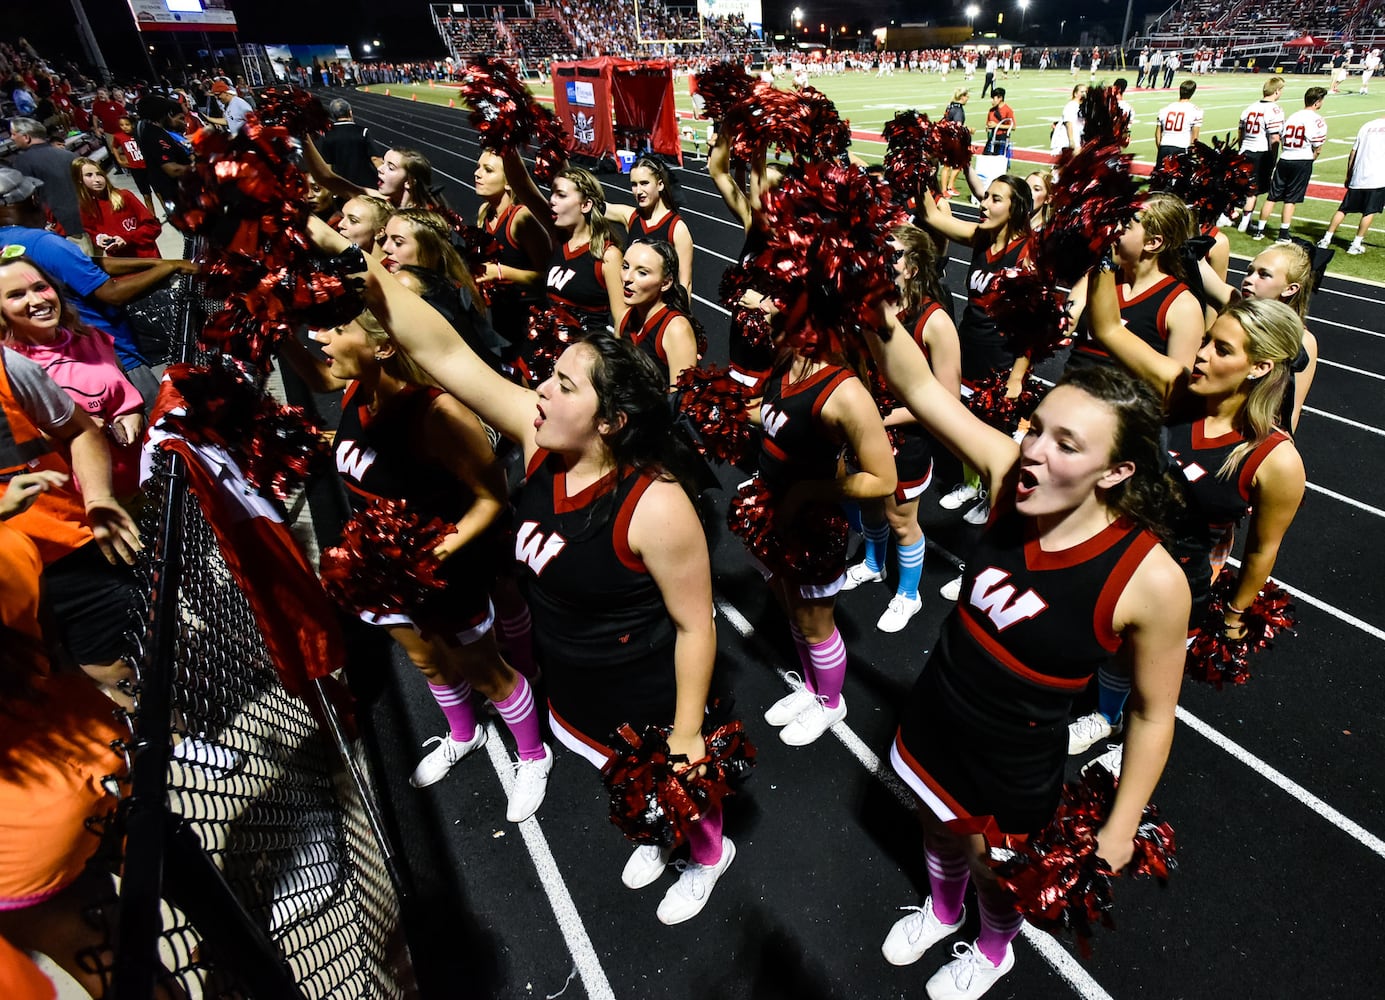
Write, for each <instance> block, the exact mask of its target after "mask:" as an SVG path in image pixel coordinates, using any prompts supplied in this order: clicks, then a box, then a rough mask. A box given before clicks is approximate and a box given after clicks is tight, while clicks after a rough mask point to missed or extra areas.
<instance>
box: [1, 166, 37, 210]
mask: <svg viewBox="0 0 1385 1000" xmlns="http://www.w3.org/2000/svg"><path fill="white" fill-rule="evenodd" d="M42 188H43V181H41V180H38V179H37V178H35V177H25V176H24V175H23V174H21V173H20V172H19V171H18V170H15V169H13V168H11V167H0V205H18V204H19V203H20V202H22V201H27V200H29V199H30V198H32V197H33V196H34V192H35V191H39V190H42Z"/></svg>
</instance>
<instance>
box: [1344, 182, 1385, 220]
mask: <svg viewBox="0 0 1385 1000" xmlns="http://www.w3.org/2000/svg"><path fill="white" fill-rule="evenodd" d="M1382 209H1385V187H1378V188H1347V196H1346V197H1345V198H1343V199H1342V203H1341V204H1340V205H1338V206H1337V211H1339V212H1345V213H1346V214H1347V215H1357V214H1360V215H1375V213H1376V212H1379V211H1381V210H1382Z"/></svg>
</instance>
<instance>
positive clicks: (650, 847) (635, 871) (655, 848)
mask: <svg viewBox="0 0 1385 1000" xmlns="http://www.w3.org/2000/svg"><path fill="white" fill-rule="evenodd" d="M672 856H673V848H672V847H660V846H659V845H657V844H641V845H640V846H639V847H637V848H635V853H634V854H632V855H630V860H629V861H627V862H625V868H624V870H623V871H622V872H621V873H620V881H621V884H622V885H624V886H625V888H627V889H643V888H644V887H645V886H647V885H652V884H654V883H655V882H657V881H659V876H660V875H662V874H663V873H664V869H665V868H667V867H668V863H669V859H670V858H671V857H672Z"/></svg>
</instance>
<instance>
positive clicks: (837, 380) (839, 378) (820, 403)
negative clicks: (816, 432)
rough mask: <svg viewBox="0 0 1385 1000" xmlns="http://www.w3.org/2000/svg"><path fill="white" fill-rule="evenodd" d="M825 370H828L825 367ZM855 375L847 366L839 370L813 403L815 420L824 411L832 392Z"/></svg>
mask: <svg viewBox="0 0 1385 1000" xmlns="http://www.w3.org/2000/svg"><path fill="white" fill-rule="evenodd" d="M824 370H827V369H824ZM854 377H855V376H853V375H852V374H851V372H849V371H847V370H846V369H845V368H843V369H841V370H840V371H838V372H837V374H836V376H835V377H834V378H833V379H832V381H831V382H830V383H829V384H828V386H827V388H826V389H824V390H823V391H822V392H821V393H820V394H819V395H818V398H817V400H816V401H815V402H814V403H813V419H814V420H817V419H818V414H820V413H822V408H823V407H824V406H826V405H827V401H828V400H829V399H831V398H832V393H834V392H836V391H837V389H839V388H840V387H841V384H842V383H843V382H845V381H846V380H847V379H849V378H854Z"/></svg>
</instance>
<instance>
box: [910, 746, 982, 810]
mask: <svg viewBox="0 0 1385 1000" xmlns="http://www.w3.org/2000/svg"><path fill="white" fill-rule="evenodd" d="M894 746H895V749H896V750H898V751H899V759H900V760H902V761H904V766H905V767H907V768H908V769H909V770H910V771H913V772H914V774H915V775H916V776H917V777H918V779H919V780H920V781H922V782H923V783H924V784H925V785H927V786H928V790H929V791H931V792H932V793H933V794H934V795H936V796H937V797H938V798H940V799H942V801H943V805H945V806H947V807H948V808H949V809H951V810H952V811H953V812H954V813H956V815H957V817H958V818H959V819H963V818H966V819H970V818H971V813H970V812H968V811H967V810H966V809H963V808H962V803H960V802H958V801H957V800H956V799H954V798H953V797H952V795H951V794H950V793H949V792H948V790H947V789H946V788H944V787H943V786H942V785H941V784H939V783H938V780H937V779H936V778H934V777H933V776H932V775H931V774H929V773H928V771H927V769H925V768H924V766H923V765H922V764H920V763H919V762H918V760H917V759H916V758H915V757H914V755H913V754H911V753H910V752H909V748H908V747H906V746H905V745H904V734H903V733H901V732H900V731H899V730H895V734H894Z"/></svg>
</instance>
